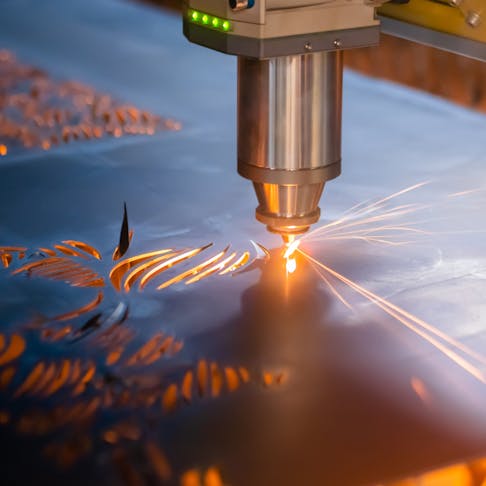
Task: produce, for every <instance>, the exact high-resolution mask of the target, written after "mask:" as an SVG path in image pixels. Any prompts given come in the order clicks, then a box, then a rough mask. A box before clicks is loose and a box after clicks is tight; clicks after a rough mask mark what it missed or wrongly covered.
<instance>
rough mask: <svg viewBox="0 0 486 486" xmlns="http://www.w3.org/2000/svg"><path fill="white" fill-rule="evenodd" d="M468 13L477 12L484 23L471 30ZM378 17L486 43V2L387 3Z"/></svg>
mask: <svg viewBox="0 0 486 486" xmlns="http://www.w3.org/2000/svg"><path fill="white" fill-rule="evenodd" d="M468 12H476V13H478V14H479V15H480V17H481V19H482V21H480V23H479V25H477V26H476V27H472V26H471V25H469V24H468V23H467V21H466V15H467V14H468ZM378 13H379V15H382V16H384V17H390V18H392V19H395V20H400V21H403V22H406V23H409V24H414V25H418V26H421V27H425V28H427V29H432V30H436V31H439V32H443V33H446V34H452V35H456V36H459V37H464V38H467V39H471V40H475V41H479V42H484V43H486V0H462V2H460V5H459V6H452V5H450V4H449V3H446V2H439V1H434V0H410V2H409V3H407V4H393V3H385V4H384V5H383V6H381V7H380V8H379V9H378ZM485 49H486V46H485Z"/></svg>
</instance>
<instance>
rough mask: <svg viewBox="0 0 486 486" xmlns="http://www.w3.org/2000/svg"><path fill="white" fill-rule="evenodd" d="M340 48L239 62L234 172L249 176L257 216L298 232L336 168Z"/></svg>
mask: <svg viewBox="0 0 486 486" xmlns="http://www.w3.org/2000/svg"><path fill="white" fill-rule="evenodd" d="M341 91H342V52H340V51H339V52H338V51H334V52H320V53H314V54H307V55H303V56H285V57H277V58H273V59H269V60H264V61H258V60H253V59H247V58H239V60H238V170H239V173H240V174H241V175H243V176H244V177H247V178H249V179H250V180H252V181H253V182H254V187H255V191H256V193H257V197H258V202H259V204H260V205H259V207H258V208H257V219H259V220H260V221H262V222H263V223H265V224H267V225H268V227H269V229H270V230H271V231H275V232H279V233H283V234H286V233H291V234H293V233H302V232H305V231H306V230H307V229H308V228H309V225H310V224H313V223H315V222H317V221H318V219H319V209H318V203H319V199H320V196H321V194H322V191H323V188H324V183H325V181H327V180H329V179H332V178H334V177H336V176H337V175H339V173H340V163H341Z"/></svg>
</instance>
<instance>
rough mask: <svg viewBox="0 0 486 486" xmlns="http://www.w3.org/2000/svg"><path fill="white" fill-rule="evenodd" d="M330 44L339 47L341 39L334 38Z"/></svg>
mask: <svg viewBox="0 0 486 486" xmlns="http://www.w3.org/2000/svg"><path fill="white" fill-rule="evenodd" d="M332 44H333V45H334V47H336V48H338V49H339V48H340V47H341V46H342V42H341V39H334V42H333V43H332Z"/></svg>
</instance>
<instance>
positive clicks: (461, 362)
mask: <svg viewBox="0 0 486 486" xmlns="http://www.w3.org/2000/svg"><path fill="white" fill-rule="evenodd" d="M298 251H299V253H300V254H301V255H303V256H304V258H306V259H307V260H309V261H310V262H312V263H314V264H315V265H316V266H317V267H319V268H321V269H323V270H324V271H325V272H327V273H329V274H330V275H332V276H334V277H335V278H337V279H338V280H340V281H341V282H343V283H345V284H346V285H348V286H349V287H350V288H351V289H353V290H354V291H356V292H357V293H358V294H360V295H362V296H363V297H365V298H366V299H368V300H369V301H370V302H372V303H374V304H375V305H377V306H378V307H380V308H381V309H383V310H384V311H385V312H386V313H387V314H388V315H390V316H392V317H393V318H395V319H396V320H397V321H399V322H400V323H402V324H403V325H404V326H406V327H407V328H408V329H410V330H411V331H413V332H414V333H415V334H417V335H418V336H420V337H422V338H423V339H424V340H426V341H427V342H428V343H430V344H431V345H433V346H434V347H435V348H436V349H438V350H439V351H440V352H442V353H443V354H444V355H445V356H447V357H448V358H449V359H451V360H452V361H453V362H454V363H456V364H457V365H458V366H460V367H461V368H462V369H463V370H465V371H466V372H468V373H469V374H470V375H471V376H473V377H475V378H476V379H477V380H479V381H480V382H482V383H486V375H485V373H484V372H483V371H482V370H480V369H479V368H477V367H476V366H474V364H472V363H470V362H469V361H468V360H467V359H465V358H463V357H462V356H461V355H460V354H458V351H457V350H459V351H461V352H462V353H464V354H465V355H467V356H469V357H470V358H473V359H475V360H476V361H478V362H480V363H482V364H483V365H484V364H486V359H485V358H484V357H483V356H481V355H479V354H477V353H475V352H474V351H473V350H471V349H469V348H468V347H467V346H465V345H463V344H462V343H460V342H458V341H456V340H455V339H453V338H451V337H450V336H448V335H447V334H445V333H443V332H442V331H440V330H439V329H437V328H435V327H433V326H432V325H430V324H428V323H427V322H425V321H423V320H422V319H420V318H418V317H416V316H414V315H413V314H411V313H410V312H407V311H405V310H404V309H401V308H400V307H398V306H396V305H395V304H392V303H391V302H389V301H387V300H386V299H384V298H383V297H380V296H379V295H377V294H375V293H373V292H371V291H369V290H367V289H365V288H364V287H362V286H361V285H359V284H357V283H355V282H353V281H352V280H350V279H348V278H346V277H345V276H343V275H341V274H340V273H338V272H336V271H335V270H333V269H332V268H330V267H328V266H326V265H324V264H323V263H322V262H319V261H318V260H316V259H315V258H313V257H312V256H311V255H309V254H308V253H306V252H305V251H303V250H302V249H298ZM427 333H431V334H433V335H434V336H435V337H434V336H431V335H429V334H427ZM439 339H442V340H443V341H444V342H446V343H447V344H448V345H449V346H451V347H452V348H455V349H456V350H454V349H451V348H449V347H448V346H447V345H446V344H444V343H442V342H441V341H439Z"/></svg>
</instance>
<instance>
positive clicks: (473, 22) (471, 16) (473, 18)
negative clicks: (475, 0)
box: [466, 10, 481, 27]
mask: <svg viewBox="0 0 486 486" xmlns="http://www.w3.org/2000/svg"><path fill="white" fill-rule="evenodd" d="M466 22H467V23H468V25H470V26H471V27H478V25H479V24H480V23H481V15H479V14H478V12H475V11H474V10H470V11H469V12H468V13H467V14H466Z"/></svg>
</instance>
